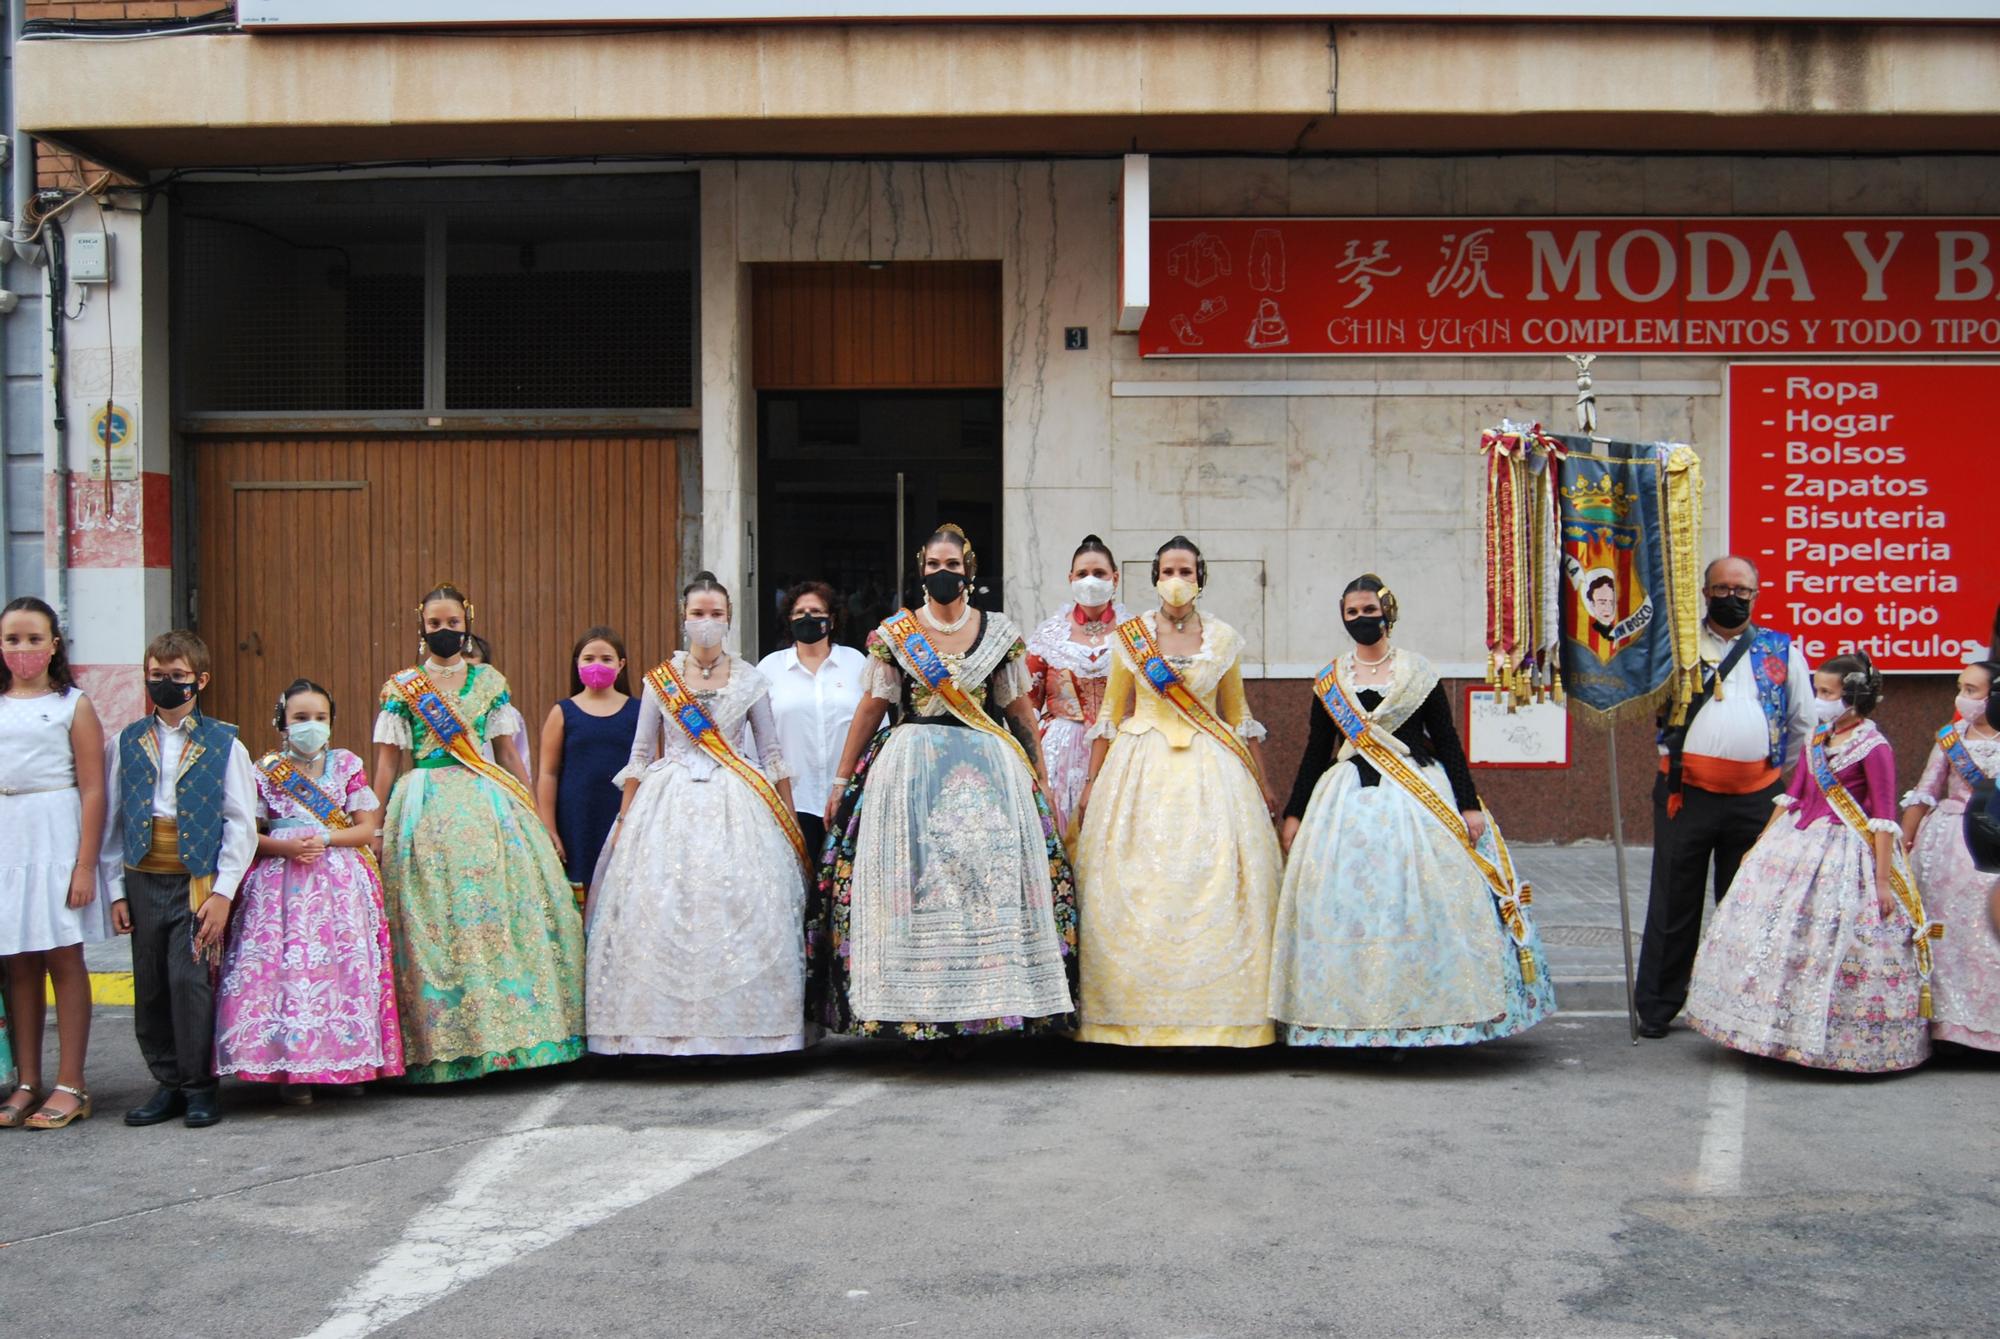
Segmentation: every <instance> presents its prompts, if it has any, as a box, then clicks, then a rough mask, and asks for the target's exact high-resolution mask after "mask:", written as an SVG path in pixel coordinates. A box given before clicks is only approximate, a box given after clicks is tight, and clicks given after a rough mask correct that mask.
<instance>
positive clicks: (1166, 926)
mask: <svg viewBox="0 0 2000 1339" xmlns="http://www.w3.org/2000/svg"><path fill="white" fill-rule="evenodd" d="M1207 579H1208V564H1207V562H1206V561H1204V560H1203V558H1202V556H1201V550H1200V549H1198V548H1196V547H1195V544H1194V541H1193V540H1190V539H1188V538H1186V537H1184V536H1181V535H1176V536H1174V538H1172V539H1170V540H1168V541H1167V542H1166V544H1164V545H1163V546H1162V547H1161V548H1160V551H1159V552H1158V553H1157V554H1155V555H1154V557H1153V585H1154V589H1155V590H1156V591H1157V592H1158V594H1159V597H1160V605H1161V607H1160V608H1159V609H1158V610H1153V611H1148V612H1147V613H1144V614H1141V615H1139V616H1138V617H1137V618H1134V619H1130V620H1127V621H1126V622H1125V623H1123V624H1121V625H1119V628H1118V634H1117V636H1116V638H1115V639H1114V643H1115V645H1116V648H1117V650H1116V660H1115V662H1114V663H1113V665H1112V668H1111V682H1110V684H1109V685H1108V686H1107V687H1106V689H1105V693H1104V705H1103V707H1102V708H1101V709H1100V710H1099V713H1098V717H1097V724H1096V726H1094V727H1093V728H1092V730H1091V735H1092V744H1091V758H1090V779H1089V780H1088V781H1087V782H1086V783H1085V785H1084V790H1083V795H1082V797H1081V798H1080V799H1079V801H1078V808H1079V810H1080V811H1081V812H1082V814H1083V820H1082V836H1081V838H1080V840H1079V842H1078V847H1077V862H1076V863H1077V877H1078V880H1079V884H1080V889H1079V901H1081V903H1082V917H1083V925H1082V933H1081V935H1080V938H1081V940H1082V946H1083V947H1082V959H1083V961H1082V967H1083V1026H1082V1027H1081V1028H1079V1029H1078V1031H1077V1036H1078V1037H1079V1038H1080V1039H1081V1040H1083V1041H1094V1042H1108V1043H1111V1044H1114V1045H1119V1046H1267V1045H1269V1044H1270V1043H1271V1042H1272V1041H1273V1040H1275V1036H1276V1033H1275V1030H1274V1028H1273V1026H1272V1023H1271V1019H1270V1016H1269V1015H1268V1014H1267V1013H1266V1012H1265V1007H1266V1006H1265V992H1266V988H1267V987H1268V985H1269V983H1270V977H1271V927H1272V916H1273V914H1274V912H1275V910H1276V907H1277V902H1278V887H1279V876H1280V863H1281V858H1280V856H1279V853H1278V837H1277V833H1276V832H1275V831H1274V830H1273V828H1272V823H1271V816H1272V813H1273V812H1274V811H1275V810H1276V808H1277V800H1276V798H1275V797H1274V796H1273V795H1272V793H1271V788H1270V786H1269V784H1268V783H1267V782H1266V781H1265V780H1264V767H1263V756H1262V745H1261V743H1260V741H1261V740H1262V739H1263V738H1264V727H1263V726H1261V725H1259V724H1258V723H1257V721H1256V720H1255V718H1254V717H1252V716H1251V714H1250V704H1249V702H1248V701H1247V700H1246V698H1245V697H1244V694H1243V671H1242V663H1241V662H1242V651H1243V638H1242V636H1241V635H1240V634H1238V633H1237V631H1236V630H1235V629H1234V628H1232V627H1230V626H1229V625H1228V624H1227V623H1224V622H1223V621H1222V620H1221V619H1219V618H1215V617H1213V616H1210V615H1207V614H1202V613H1200V612H1198V611H1197V610H1196V609H1195V601H1196V600H1197V599H1198V598H1199V597H1200V594H1201V586H1202V584H1203V583H1204V582H1206V581H1207Z"/></svg>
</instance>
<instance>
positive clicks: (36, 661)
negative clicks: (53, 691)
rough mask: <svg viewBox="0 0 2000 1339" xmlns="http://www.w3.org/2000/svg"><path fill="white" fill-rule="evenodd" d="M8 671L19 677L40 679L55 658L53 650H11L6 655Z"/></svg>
mask: <svg viewBox="0 0 2000 1339" xmlns="http://www.w3.org/2000/svg"><path fill="white" fill-rule="evenodd" d="M4 658H5V660H6V661H7V671H8V673H10V674H12V675H13V676H14V677H15V678H17V679H39V678H41V677H42V671H43V670H45V669H47V668H48V667H49V662H50V661H51V660H53V659H55V652H53V651H9V652H7V654H6V656H5V657H4Z"/></svg>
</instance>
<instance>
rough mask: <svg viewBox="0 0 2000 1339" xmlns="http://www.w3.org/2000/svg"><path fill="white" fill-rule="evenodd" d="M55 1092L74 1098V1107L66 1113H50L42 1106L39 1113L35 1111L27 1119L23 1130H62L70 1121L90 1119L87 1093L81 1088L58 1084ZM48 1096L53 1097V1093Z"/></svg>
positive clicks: (88, 1095)
mask: <svg viewBox="0 0 2000 1339" xmlns="http://www.w3.org/2000/svg"><path fill="white" fill-rule="evenodd" d="M55 1091H56V1093H68V1094H69V1095H70V1096H71V1097H74V1098H75V1099H76V1105H75V1106H74V1107H72V1108H70V1109H69V1110H68V1111H64V1112H60V1113H51V1112H50V1111H49V1109H48V1107H46V1106H44V1107H43V1108H42V1109H41V1110H40V1111H37V1112H36V1113H35V1114H34V1115H32V1116H30V1117H28V1119H27V1120H26V1121H25V1122H24V1123H23V1128H24V1129H29V1130H60V1129H62V1127H63V1126H65V1125H68V1124H69V1123H70V1122H71V1121H79V1120H89V1119H90V1094H89V1093H87V1092H85V1091H84V1090H83V1089H81V1088H72V1087H70V1086H69V1085H68V1084H67V1083H58V1084H57V1085H56V1088H55ZM49 1096H50V1097H54V1096H55V1093H50V1094H49Z"/></svg>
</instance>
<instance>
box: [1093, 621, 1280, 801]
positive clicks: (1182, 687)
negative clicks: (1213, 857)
mask: <svg viewBox="0 0 2000 1339" xmlns="http://www.w3.org/2000/svg"><path fill="white" fill-rule="evenodd" d="M1118 644H1119V645H1120V646H1123V647H1124V648H1125V653H1126V654H1127V655H1129V656H1131V657H1132V663H1133V664H1135V665H1137V666H1138V667H1139V679H1140V681H1141V682H1142V683H1144V684H1145V685H1146V686H1147V687H1148V688H1150V689H1152V690H1153V692H1154V693H1156V694H1158V695H1159V697H1160V698H1161V700H1162V701H1164V702H1165V703H1166V704H1167V705H1168V706H1170V707H1172V708H1173V709H1174V710H1175V711H1178V712H1179V713H1180V714H1181V715H1182V716H1184V717H1186V718H1187V721H1188V724H1190V725H1192V726H1194V728H1195V729H1197V730H1199V731H1201V732H1202V733H1203V734H1205V735H1207V736H1208V737H1209V738H1210V739H1213V740H1214V741H1215V742H1216V743H1218V744H1220V745H1222V747H1224V748H1225V749H1228V750H1229V752H1230V754H1231V755H1232V756H1234V757H1235V759H1236V761H1238V762H1240V763H1242V764H1243V766H1244V767H1245V768H1246V769H1248V771H1249V773H1250V776H1251V779H1252V780H1255V781H1258V782H1259V784H1261V783H1262V778H1261V777H1259V776H1258V774H1257V760H1256V759H1255V758H1253V757H1252V756H1251V755H1250V746H1249V745H1247V744H1245V743H1244V742H1243V740H1242V739H1241V738H1240V737H1238V735H1237V733H1236V732H1235V731H1234V730H1232V729H1230V728H1229V726H1228V724H1227V723H1226V722H1224V721H1223V720H1222V718H1221V717H1219V716H1217V715H1216V714H1215V713H1214V712H1212V711H1210V710H1209V709H1208V708H1207V706H1205V705H1204V704H1203V703H1202V700H1201V699H1200V698H1199V697H1197V696H1196V695H1195V691H1194V689H1192V688H1190V687H1188V684H1187V680H1185V679H1183V678H1181V676H1180V671H1179V670H1176V669H1175V668H1174V667H1173V666H1172V665H1171V664H1169V663H1168V662H1167V658H1166V657H1165V656H1163V655H1161V654H1160V648H1159V646H1158V644H1157V643H1155V642H1154V641H1153V634H1152V631H1151V630H1150V629H1148V628H1147V627H1146V620H1145V619H1143V618H1130V619H1127V620H1126V621H1125V622H1123V623H1120V624H1119V625H1118Z"/></svg>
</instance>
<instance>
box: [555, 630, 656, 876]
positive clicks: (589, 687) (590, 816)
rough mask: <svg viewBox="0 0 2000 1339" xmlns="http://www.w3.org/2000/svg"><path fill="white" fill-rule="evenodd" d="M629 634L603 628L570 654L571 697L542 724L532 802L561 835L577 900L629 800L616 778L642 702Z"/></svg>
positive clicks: (558, 838)
mask: <svg viewBox="0 0 2000 1339" xmlns="http://www.w3.org/2000/svg"><path fill="white" fill-rule="evenodd" d="M625 659H626V657H625V639H624V638H622V637H620V636H619V635H618V634H617V633H616V632H614V631H613V630H612V629H610V628H607V627H603V626H598V627H594V628H591V629H589V630H588V631H586V632H585V633H584V634H583V636H581V637H579V638H577V639H576V646H575V647H574V648H573V649H572V650H571V652H570V657H569V660H570V669H569V688H570V695H569V696H568V697H566V698H564V699H563V700H562V701H561V702H558V703H556V705H555V706H554V707H552V708H550V709H549V716H548V719H547V720H546V721H545V722H543V724H542V770H541V772H540V774H539V775H537V776H536V778H535V806H536V808H537V809H539V810H540V811H541V815H542V822H544V823H546V824H547V825H548V828H549V831H550V832H553V833H555V834H556V853H557V854H558V855H560V856H561V857H562V861H563V871H564V872H565V873H566V874H567V875H568V876H569V883H570V887H571V888H573V889H575V890H576V893H577V896H578V898H579V899H581V898H582V896H583V893H584V890H585V889H587V888H588V887H589V886H590V882H591V876H592V874H593V873H594V872H595V871H596V869H597V860H598V856H599V855H600V854H602V852H603V850H604V846H605V842H606V841H607V840H608V839H609V838H610V836H611V829H612V825H613V824H615V823H616V822H617V821H618V805H619V802H620V801H621V800H622V799H623V798H624V796H623V794H622V793H621V791H620V790H619V788H618V786H617V785H616V784H615V783H614V782H613V781H612V778H613V777H614V776H616V775H617V774H618V769H620V768H621V767H623V766H624V765H625V760H626V759H627V758H629V757H630V756H631V754H632V736H633V735H634V734H635V733H636V732H637V731H638V728H639V703H638V700H637V699H636V698H634V697H633V696H632V684H631V680H630V679H629V678H628V677H627V674H626V670H625Z"/></svg>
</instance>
